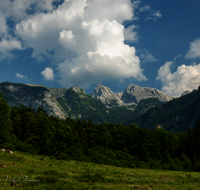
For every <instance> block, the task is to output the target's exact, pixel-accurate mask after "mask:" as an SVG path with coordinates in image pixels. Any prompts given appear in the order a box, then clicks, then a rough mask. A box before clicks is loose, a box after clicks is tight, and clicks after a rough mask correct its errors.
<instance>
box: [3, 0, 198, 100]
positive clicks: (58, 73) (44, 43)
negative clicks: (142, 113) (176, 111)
mask: <svg viewBox="0 0 200 190" xmlns="http://www.w3.org/2000/svg"><path fill="white" fill-rule="evenodd" d="M199 7H200V1H198V0H190V1H188V0H176V1H169V0H151V1H149V0H137V1H131V0H65V1H64V0H29V1H27V0H12V1H11V0H1V6H0V26H1V27H0V65H1V67H0V68H1V69H0V82H4V81H10V82H16V83H24V84H27V83H31V84H41V85H45V86H48V87H65V88H69V87H71V86H75V85H76V86H79V87H80V88H83V89H84V90H85V91H86V93H88V94H90V93H91V91H92V90H93V89H94V87H95V86H96V85H97V84H98V83H101V84H103V85H105V86H108V87H109V88H110V89H111V90H112V91H114V92H121V91H124V90H125V89H126V88H127V86H128V85H129V84H131V83H133V84H136V85H138V86H141V87H152V88H156V89H159V90H162V91H163V92H165V93H167V94H168V95H171V96H175V97H177V96H180V95H181V93H182V92H183V91H185V90H190V91H192V90H193V89H197V88H198V86H199V85H200V25H199V23H200V12H199Z"/></svg>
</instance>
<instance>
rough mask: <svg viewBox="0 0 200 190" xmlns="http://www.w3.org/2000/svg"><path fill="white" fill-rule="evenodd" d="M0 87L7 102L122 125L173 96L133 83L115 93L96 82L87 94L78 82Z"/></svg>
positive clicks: (1, 84)
mask: <svg viewBox="0 0 200 190" xmlns="http://www.w3.org/2000/svg"><path fill="white" fill-rule="evenodd" d="M0 91H2V92H3V93H4V98H5V99H6V100H7V101H8V103H9V105H10V106H20V104H22V105H24V106H27V107H31V108H33V109H35V110H37V109H38V107H39V106H41V107H42V108H43V109H44V110H45V111H46V113H47V114H48V115H54V116H57V117H59V118H61V119H65V118H66V117H71V118H72V119H75V120H78V119H80V120H84V119H85V120H87V121H88V120H90V119H92V120H93V122H94V123H103V122H110V123H118V122H121V123H122V124H123V125H126V124H130V123H131V122H132V123H134V122H135V123H138V124H141V122H140V120H139V119H138V118H140V117H141V116H142V114H144V113H145V112H146V111H147V110H148V109H150V108H151V107H155V106H156V105H161V104H163V103H164V102H165V101H168V100H169V99H172V98H171V97H169V96H167V95H165V94H164V93H162V92H160V91H158V90H156V89H151V88H141V87H138V86H136V85H129V86H128V88H127V89H126V90H125V91H124V92H121V93H114V92H112V91H111V90H110V89H109V88H108V87H105V86H103V85H101V84H99V85H97V87H95V89H94V90H93V92H92V95H88V94H86V93H85V91H84V90H83V89H80V88H79V87H77V86H74V87H71V88H69V89H66V88H48V87H46V86H42V85H34V84H27V85H25V84H18V83H10V82H3V83H0ZM142 98H144V99H142ZM135 118H136V119H135Z"/></svg>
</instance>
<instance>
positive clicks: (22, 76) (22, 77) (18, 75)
mask: <svg viewBox="0 0 200 190" xmlns="http://www.w3.org/2000/svg"><path fill="white" fill-rule="evenodd" d="M15 76H16V77H18V78H21V79H27V76H26V75H21V74H19V73H16V74H15Z"/></svg>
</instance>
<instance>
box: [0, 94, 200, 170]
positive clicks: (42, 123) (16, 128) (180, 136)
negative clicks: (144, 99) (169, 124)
mask: <svg viewBox="0 0 200 190" xmlns="http://www.w3.org/2000/svg"><path fill="white" fill-rule="evenodd" d="M0 147H1V148H7V149H11V150H17V151H22V152H29V153H31V154H40V155H47V156H49V157H52V158H56V159H59V160H77V161H82V162H92V163H97V164H107V165H113V166H119V167H129V168H149V169H166V170H184V171H196V172H199V171H200V148H199V147H200V124H198V125H197V126H196V127H195V128H194V129H189V130H188V132H187V133H186V132H182V133H172V132H169V131H166V130H165V129H163V128H156V129H153V130H148V129H146V128H145V129H141V128H139V127H137V126H136V125H135V124H131V125H128V126H123V125H121V123H116V124H110V123H102V124H94V123H93V121H92V120H89V121H85V120H83V121H80V120H79V121H74V120H73V119H71V118H70V117H68V118H67V119H65V120H61V119H59V118H56V117H54V116H48V115H47V114H46V113H45V111H44V110H43V109H42V108H40V107H39V108H38V110H34V109H32V108H27V107H25V106H23V105H21V106H20V107H9V105H8V104H7V102H6V100H5V99H4V98H3V93H0Z"/></svg>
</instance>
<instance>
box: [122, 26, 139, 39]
mask: <svg viewBox="0 0 200 190" xmlns="http://www.w3.org/2000/svg"><path fill="white" fill-rule="evenodd" d="M136 28H138V27H137V26H135V25H131V26H129V27H128V28H126V29H124V38H125V40H127V41H132V42H136V41H137V40H138V36H137V32H136V31H134V29H136Z"/></svg>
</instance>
